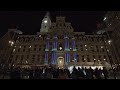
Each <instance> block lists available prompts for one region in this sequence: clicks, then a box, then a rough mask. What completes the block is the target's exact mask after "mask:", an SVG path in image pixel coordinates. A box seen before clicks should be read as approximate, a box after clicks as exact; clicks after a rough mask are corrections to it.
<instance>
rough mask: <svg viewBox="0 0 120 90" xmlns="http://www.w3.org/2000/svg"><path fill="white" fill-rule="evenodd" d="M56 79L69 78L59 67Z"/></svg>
mask: <svg viewBox="0 0 120 90" xmlns="http://www.w3.org/2000/svg"><path fill="white" fill-rule="evenodd" d="M58 79H69V78H68V75H67V73H66V72H64V71H63V70H62V69H60V71H59V76H58Z"/></svg>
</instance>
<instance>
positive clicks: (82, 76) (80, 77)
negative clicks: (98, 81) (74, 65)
mask: <svg viewBox="0 0 120 90" xmlns="http://www.w3.org/2000/svg"><path fill="white" fill-rule="evenodd" d="M78 77H79V79H83V78H85V77H84V73H83V71H82V69H80V67H78Z"/></svg>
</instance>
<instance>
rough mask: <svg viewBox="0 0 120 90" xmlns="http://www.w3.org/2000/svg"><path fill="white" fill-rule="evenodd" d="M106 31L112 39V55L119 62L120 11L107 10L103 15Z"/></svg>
mask: <svg viewBox="0 0 120 90" xmlns="http://www.w3.org/2000/svg"><path fill="white" fill-rule="evenodd" d="M104 21H105V22H106V26H107V27H106V31H107V32H108V34H109V37H110V39H111V40H112V45H113V55H114V57H115V60H116V62H117V64H119V63H120V11H108V12H107V13H106V15H105V18H104Z"/></svg>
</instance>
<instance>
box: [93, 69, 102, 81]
mask: <svg viewBox="0 0 120 90" xmlns="http://www.w3.org/2000/svg"><path fill="white" fill-rule="evenodd" d="M94 74H95V77H96V79H101V78H100V72H99V70H98V68H96V69H95V71H94Z"/></svg>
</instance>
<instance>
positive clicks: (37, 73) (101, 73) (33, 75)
mask: <svg viewBox="0 0 120 90" xmlns="http://www.w3.org/2000/svg"><path fill="white" fill-rule="evenodd" d="M0 73H1V74H3V77H4V75H5V72H0ZM7 73H8V76H9V78H10V79H109V77H110V75H112V74H113V71H112V69H110V70H107V69H106V68H105V67H103V69H98V68H96V69H94V70H93V69H92V68H91V67H90V68H89V69H87V68H80V67H78V68H76V67H75V66H74V67H73V70H72V72H70V70H69V69H67V68H65V69H58V68H54V67H49V68H48V67H41V68H36V69H25V68H12V69H10V70H9V71H8V72H7ZM115 74H116V75H117V73H115V72H114V75H115Z"/></svg>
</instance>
